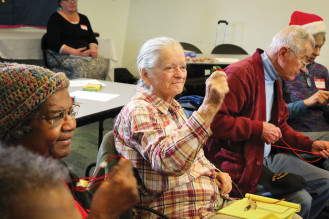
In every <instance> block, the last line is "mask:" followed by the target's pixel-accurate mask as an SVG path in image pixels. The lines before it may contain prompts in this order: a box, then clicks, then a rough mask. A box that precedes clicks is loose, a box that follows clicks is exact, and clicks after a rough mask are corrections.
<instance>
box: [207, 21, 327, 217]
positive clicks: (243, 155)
mask: <svg viewBox="0 0 329 219" xmlns="http://www.w3.org/2000/svg"><path fill="white" fill-rule="evenodd" d="M313 48H314V38H313V36H311V35H310V34H309V33H308V32H307V31H306V30H305V29H303V28H302V27H299V26H289V27H286V28H283V29H282V30H280V31H279V32H278V33H277V34H276V35H275V36H274V37H273V40H272V43H271V44H270V45H269V47H268V48H267V49H266V51H263V50H261V49H257V50H256V52H255V53H254V54H253V55H252V56H251V57H248V58H246V59H244V60H241V61H239V62H236V63H234V64H232V65H230V66H228V67H227V68H226V69H225V72H226V73H227V76H228V83H229V87H230V92H229V93H228V94H227V95H226V98H225V100H224V103H223V105H222V106H221V108H220V110H219V111H218V113H217V115H216V116H215V118H214V120H213V122H212V125H211V129H212V131H213V135H212V136H211V137H210V138H209V139H208V141H207V143H206V148H205V153H206V156H207V158H208V159H210V160H211V161H212V162H214V163H216V164H217V166H218V167H220V168H221V169H222V170H223V171H225V172H227V173H229V174H230V176H231V177H232V181H235V182H236V183H237V185H238V187H239V189H240V191H241V192H242V193H243V194H244V193H247V192H248V193H256V194H260V195H267V196H270V197H275V198H285V199H286V200H287V201H290V202H294V203H298V204H301V206H302V209H301V212H300V213H299V214H300V216H302V217H303V218H314V217H316V216H317V215H318V214H319V213H320V212H321V210H322V208H323V207H324V206H325V204H326V202H327V201H328V199H329V172H328V171H326V170H323V169H320V168H317V167H315V166H313V165H310V164H308V163H307V162H305V161H303V160H301V159H299V158H298V157H297V156H294V155H293V154H292V153H291V152H292V151H291V150H285V149H280V151H279V150H278V149H277V148H272V147H271V146H272V145H273V144H276V145H284V142H286V143H287V144H289V145H290V146H291V147H293V148H297V149H300V150H304V151H308V152H312V153H315V154H317V155H318V156H320V157H324V158H328V156H329V142H327V141H312V140H311V139H310V138H308V137H307V136H304V135H302V134H301V133H299V132H296V131H294V130H293V129H292V128H291V127H290V126H289V125H288V124H287V121H286V120H287V118H288V114H289V111H288V108H287V106H286V104H285V102H284V100H283V99H282V90H281V85H280V79H282V80H294V79H295V77H296V76H297V75H298V74H299V72H300V71H305V68H306V60H308V57H310V56H311V54H312V52H313ZM285 146H286V145H285ZM286 147H287V146H286ZM264 167H265V168H264ZM265 170H267V171H265ZM271 171H272V172H273V173H290V175H295V174H297V175H298V176H296V175H295V176H296V177H297V178H296V179H299V180H305V181H304V182H306V183H305V184H306V186H305V187H304V188H301V189H299V190H298V191H294V189H292V190H291V191H287V189H286V187H281V188H280V185H278V184H275V183H274V182H273V181H272V180H268V181H266V180H265V179H264V180H263V178H262V177H264V176H268V174H264V173H265V172H266V173H268V172H270V173H272V172H271ZM261 173H262V174H261ZM270 176H271V175H270ZM273 176H274V177H275V176H277V175H273ZM282 176H285V175H282ZM300 176H301V177H300ZM298 177H300V178H298ZM270 179H272V178H271V177H270ZM273 179H274V178H273ZM289 179H291V178H289ZM263 181H264V182H265V181H266V182H267V183H262V184H261V182H263ZM291 181H292V182H293V183H292V184H294V183H295V185H296V188H297V181H296V180H293V179H292V180H291ZM292 188H294V185H292ZM295 190H296V189H295ZM274 191H275V192H274ZM278 191H279V192H278ZM280 192H281V193H280ZM237 194H238V193H237V191H235V190H233V192H232V194H231V195H233V196H234V195H237Z"/></svg>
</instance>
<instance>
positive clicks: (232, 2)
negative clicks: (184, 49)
mask: <svg viewBox="0 0 329 219" xmlns="http://www.w3.org/2000/svg"><path fill="white" fill-rule="evenodd" d="M328 9H329V1H327V0H315V1H306V0H272V1H270V0H248V1H246V0H131V1H130V8H129V18H128V25H127V31H126V36H125V46H124V51H123V61H122V65H123V66H124V67H127V68H128V69H129V70H130V71H132V72H134V73H135V74H138V73H137V68H136V64H135V63H136V57H137V54H138V50H139V48H140V46H141V45H142V44H143V43H144V42H145V41H146V40H148V39H150V38H152V37H157V36H162V35H164V36H170V37H174V38H176V39H177V40H179V41H185V42H190V43H192V44H195V45H196V46H197V47H199V48H200V49H201V51H203V53H208V54H209V53H210V52H211V50H212V48H213V47H214V45H215V37H216V28H217V22H218V20H221V19H224V20H227V21H228V22H229V27H228V33H227V40H226V43H233V44H236V45H239V46H241V47H243V48H244V49H245V50H246V51H247V52H248V53H249V54H252V53H253V52H254V51H255V49H256V48H263V49H264V48H266V46H267V45H268V44H269V43H270V41H271V39H272V37H273V35H274V34H275V33H276V32H277V31H278V30H279V29H281V28H282V27H284V26H286V25H288V23H289V20H290V15H291V13H292V12H293V11H295V10H300V11H304V12H309V13H315V14H318V15H320V16H321V17H322V18H323V19H324V20H325V21H327V23H328V24H329V13H328ZM328 29H329V26H328ZM223 35H224V25H221V26H220V31H219V43H222V39H223ZM327 44H329V43H327ZM327 44H325V46H324V47H323V49H322V54H321V56H320V57H318V58H317V61H318V62H320V63H322V64H324V65H326V66H327V67H329V59H328V57H329V52H328V45H327Z"/></svg>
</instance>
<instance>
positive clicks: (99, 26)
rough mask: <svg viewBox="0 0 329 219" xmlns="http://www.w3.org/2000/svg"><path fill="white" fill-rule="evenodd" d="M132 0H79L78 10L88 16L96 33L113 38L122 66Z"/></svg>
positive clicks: (119, 63)
mask: <svg viewBox="0 0 329 219" xmlns="http://www.w3.org/2000/svg"><path fill="white" fill-rule="evenodd" d="M129 5H130V0H79V2H78V10H79V12H80V13H82V14H85V15H87V16H88V18H89V20H90V23H91V26H92V28H93V31H94V32H98V33H99V34H100V35H101V36H102V37H103V36H106V37H111V38H112V40H113V41H114V44H115V49H116V52H117V55H118V59H119V61H118V63H117V64H116V67H119V66H121V65H122V60H123V48H124V45H125V37H126V30H127V22H128V18H129V14H128V13H129Z"/></svg>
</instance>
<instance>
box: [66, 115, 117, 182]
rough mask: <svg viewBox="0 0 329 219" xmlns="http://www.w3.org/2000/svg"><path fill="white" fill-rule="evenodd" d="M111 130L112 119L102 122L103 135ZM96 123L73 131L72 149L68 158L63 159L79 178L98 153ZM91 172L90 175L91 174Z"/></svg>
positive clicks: (83, 174)
mask: <svg viewBox="0 0 329 219" xmlns="http://www.w3.org/2000/svg"><path fill="white" fill-rule="evenodd" d="M112 129H113V119H106V120H105V121H104V132H103V133H104V134H105V133H106V132H108V131H110V130H112ZM97 144H98V123H92V124H89V125H85V126H82V127H79V128H77V129H76V130H75V133H74V137H73V140H72V146H71V147H72V149H71V153H70V155H69V156H67V157H66V158H64V160H65V162H66V163H67V164H68V166H69V167H70V168H72V169H73V170H74V172H75V173H77V174H78V176H79V177H84V176H85V171H86V168H87V166H88V165H89V164H91V163H93V162H96V159H97V152H98V146H97ZM92 171H93V170H91V172H90V173H91V174H92Z"/></svg>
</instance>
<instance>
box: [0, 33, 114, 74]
mask: <svg viewBox="0 0 329 219" xmlns="http://www.w3.org/2000/svg"><path fill="white" fill-rule="evenodd" d="M45 33H46V30H43V29H32V30H26V29H23V30H20V29H0V57H2V58H5V59H17V60H20V59H22V60H26V59H33V60H40V59H41V60H42V59H43V55H42V50H41V38H42V36H43V35H44V34H45ZM97 40H98V47H99V51H98V52H99V54H100V55H101V56H103V57H105V58H108V59H110V66H109V75H114V74H113V71H114V66H115V63H117V62H118V58H117V53H116V50H115V45H114V43H113V40H112V39H111V38H110V37H102V36H100V37H97Z"/></svg>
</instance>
